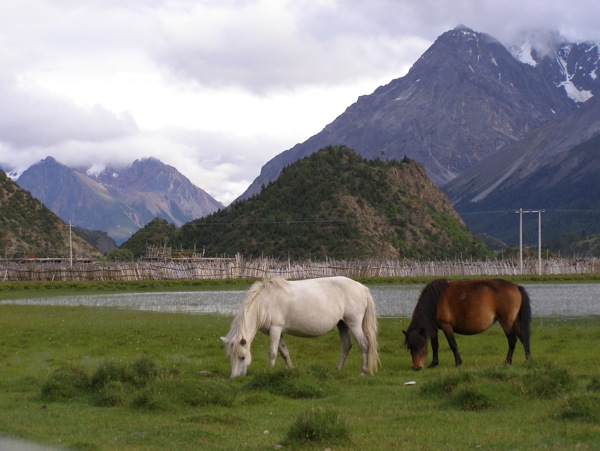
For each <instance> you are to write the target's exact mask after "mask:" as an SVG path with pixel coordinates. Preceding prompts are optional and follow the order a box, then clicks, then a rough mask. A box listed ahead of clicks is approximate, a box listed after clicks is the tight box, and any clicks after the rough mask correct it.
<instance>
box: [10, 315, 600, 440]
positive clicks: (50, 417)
mask: <svg viewBox="0 0 600 451" xmlns="http://www.w3.org/2000/svg"><path fill="white" fill-rule="evenodd" d="M231 319H232V318H230V317H222V316H209V315H187V314H169V313H152V312H139V311H130V310H121V309H112V308H111V309H108V308H106V309H105V308H90V307H47V306H18V305H2V306H0V331H1V333H0V369H1V371H0V435H9V436H12V437H19V438H25V439H27V440H31V441H34V442H37V443H40V444H45V445H50V446H54V447H58V448H69V449H80V450H115V449H119V450H165V449H177V450H186V449H190V450H195V449H225V450H228V449H231V450H233V449H236V450H237V449H264V450H267V449H276V448H278V447H279V446H282V447H283V449H326V448H330V449H332V450H335V449H361V450H365V449H366V450H371V449H372V450H376V449H442V448H443V449H468V448H483V449H574V448H584V449H585V448H588V449H599V448H600V371H599V370H600V364H599V362H600V346H598V343H599V342H600V318H586V319H569V320H563V319H543V318H537V319H535V320H534V322H533V327H532V331H533V337H532V353H533V356H534V359H535V360H534V362H530V363H526V362H525V361H524V353H523V348H522V347H521V345H520V344H518V347H517V350H516V352H515V358H514V364H513V366H512V367H504V366H502V365H501V362H503V360H504V357H505V354H506V347H507V345H506V339H505V337H504V335H503V333H502V332H501V330H500V328H499V327H498V326H494V327H493V328H492V329H490V330H489V331H487V332H485V333H483V334H479V335H476V336H470V337H464V336H458V345H459V349H460V350H461V355H462V358H463V361H464V363H463V365H462V367H460V368H454V366H453V357H452V355H451V352H450V351H449V349H448V346H447V344H446V343H445V341H442V340H441V341H440V366H439V367H437V368H435V369H431V370H424V371H421V372H414V371H412V370H411V369H410V358H409V355H408V352H407V351H406V350H404V349H403V347H402V343H401V336H402V332H401V330H402V328H406V326H407V325H408V322H409V320H408V319H407V318H384V319H381V320H380V335H379V345H380V357H381V364H382V366H381V368H380V371H379V373H378V374H377V375H375V376H360V375H359V369H360V353H359V352H358V348H357V347H356V346H355V347H354V348H353V350H352V351H351V353H350V357H349V359H348V361H347V363H346V366H345V368H344V369H343V370H342V371H339V372H338V371H335V370H333V367H334V365H335V363H336V362H337V359H338V357H339V352H340V343H339V338H338V336H337V332H335V331H332V332H331V333H329V334H327V335H325V336H323V337H320V338H318V339H302V338H295V337H288V338H287V339H286V342H287V344H288V347H289V349H290V352H291V357H292V360H293V361H294V363H295V365H296V368H295V369H294V370H288V369H286V368H284V366H283V362H282V360H281V359H280V358H278V360H277V365H276V367H275V369H274V370H268V369H267V337H266V336H263V335H259V336H257V338H256V340H255V341H254V344H253V348H252V349H253V362H252V364H251V366H250V368H249V371H248V375H247V376H246V377H240V378H236V379H234V380H229V379H228V378H227V376H228V375H229V361H228V359H227V357H226V355H225V350H224V347H223V344H222V342H221V341H220V340H219V337H220V336H221V335H225V334H226V333H227V331H228V329H229V325H230V323H231ZM441 338H443V337H441ZM407 381H415V382H416V385H410V386H406V385H404V384H405V382H407Z"/></svg>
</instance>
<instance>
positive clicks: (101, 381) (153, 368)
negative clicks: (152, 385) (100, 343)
mask: <svg viewBox="0 0 600 451" xmlns="http://www.w3.org/2000/svg"><path fill="white" fill-rule="evenodd" d="M163 374H164V371H163V370H161V369H160V367H159V365H158V363H156V361H154V360H152V359H150V358H148V357H142V358H140V359H138V360H136V361H135V362H133V363H131V364H129V363H122V362H116V361H115V360H105V361H104V362H102V363H101V364H100V365H99V366H98V368H96V370H95V371H94V373H93V374H92V377H91V383H92V386H93V387H95V388H100V387H103V386H105V385H106V384H108V383H110V382H122V383H126V384H131V385H133V386H134V387H144V386H146V385H147V384H148V383H149V382H151V381H153V380H155V379H156V378H158V377H160V376H162V375H163Z"/></svg>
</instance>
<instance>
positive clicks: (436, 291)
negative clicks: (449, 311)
mask: <svg viewBox="0 0 600 451" xmlns="http://www.w3.org/2000/svg"><path fill="white" fill-rule="evenodd" d="M449 284H450V282H448V280H446V279H436V280H434V281H432V282H430V283H428V284H427V285H426V286H425V288H423V291H422V292H421V295H420V296H419V300H418V301H417V305H416V306H415V310H414V311H413V316H412V320H411V322H410V324H409V326H408V331H412V330H415V329H417V330H418V329H424V330H425V334H426V335H427V338H429V337H431V336H432V335H434V334H435V331H436V329H437V326H436V325H435V313H436V311H437V305H438V302H439V300H440V299H441V297H442V294H443V293H444V291H446V289H447V288H448V286H449Z"/></svg>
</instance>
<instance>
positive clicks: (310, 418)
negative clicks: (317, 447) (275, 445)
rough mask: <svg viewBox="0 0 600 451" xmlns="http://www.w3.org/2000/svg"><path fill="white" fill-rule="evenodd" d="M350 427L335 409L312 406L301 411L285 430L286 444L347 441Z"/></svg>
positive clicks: (329, 443)
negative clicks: (286, 430)
mask: <svg viewBox="0 0 600 451" xmlns="http://www.w3.org/2000/svg"><path fill="white" fill-rule="evenodd" d="M349 439H350V429H349V427H348V425H347V423H346V422H345V421H343V420H342V418H341V417H340V414H339V412H338V411H337V410H335V409H322V408H312V409H310V410H308V411H305V412H303V413H301V414H300V415H299V416H298V418H297V419H296V421H295V422H294V423H293V424H292V426H291V427H290V429H289V430H288V432H287V436H286V444H288V445H294V444H302V443H307V442H312V443H322V444H327V445H333V444H340V443H345V442H348V441H349Z"/></svg>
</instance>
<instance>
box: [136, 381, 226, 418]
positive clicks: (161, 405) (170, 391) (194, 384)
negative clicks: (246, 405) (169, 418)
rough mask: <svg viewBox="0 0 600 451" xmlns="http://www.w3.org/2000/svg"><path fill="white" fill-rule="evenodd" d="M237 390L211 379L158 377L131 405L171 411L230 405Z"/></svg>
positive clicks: (139, 393)
mask: <svg viewBox="0 0 600 451" xmlns="http://www.w3.org/2000/svg"><path fill="white" fill-rule="evenodd" d="M236 396H237V390H236V389H235V388H234V387H233V386H232V385H231V384H227V383H224V382H221V381H214V380H208V379H203V380H199V381H196V380H178V379H159V380H157V381H155V382H154V383H152V384H150V385H148V386H147V387H145V388H144V389H142V390H140V391H139V392H138V393H137V394H136V396H135V397H134V398H133V400H132V402H131V406H132V407H135V408H139V409H148V410H162V411H165V410H174V409H176V408H177V407H180V406H188V407H199V406H208V405H213V406H224V407H231V406H232V405H233V403H234V400H235V397H236Z"/></svg>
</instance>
